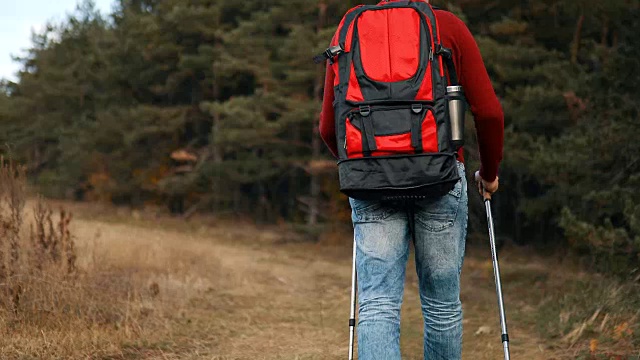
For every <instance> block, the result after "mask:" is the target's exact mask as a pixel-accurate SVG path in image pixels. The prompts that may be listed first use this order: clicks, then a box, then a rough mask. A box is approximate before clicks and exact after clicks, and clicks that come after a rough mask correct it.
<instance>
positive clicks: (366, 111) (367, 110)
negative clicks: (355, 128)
mask: <svg viewBox="0 0 640 360" xmlns="http://www.w3.org/2000/svg"><path fill="white" fill-rule="evenodd" d="M358 111H359V112H360V116H362V117H367V116H369V115H370V114H371V106H369V105H361V106H360V107H359V108H358Z"/></svg>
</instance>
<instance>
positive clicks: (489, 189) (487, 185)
mask: <svg viewBox="0 0 640 360" xmlns="http://www.w3.org/2000/svg"><path fill="white" fill-rule="evenodd" d="M476 183H477V184H478V191H479V192H480V195H482V197H484V198H485V200H491V196H492V195H493V194H495V193H496V191H498V185H499V181H498V177H497V176H496V179H495V180H493V181H492V182H488V181H485V180H484V179H483V178H482V177H481V176H480V171H476Z"/></svg>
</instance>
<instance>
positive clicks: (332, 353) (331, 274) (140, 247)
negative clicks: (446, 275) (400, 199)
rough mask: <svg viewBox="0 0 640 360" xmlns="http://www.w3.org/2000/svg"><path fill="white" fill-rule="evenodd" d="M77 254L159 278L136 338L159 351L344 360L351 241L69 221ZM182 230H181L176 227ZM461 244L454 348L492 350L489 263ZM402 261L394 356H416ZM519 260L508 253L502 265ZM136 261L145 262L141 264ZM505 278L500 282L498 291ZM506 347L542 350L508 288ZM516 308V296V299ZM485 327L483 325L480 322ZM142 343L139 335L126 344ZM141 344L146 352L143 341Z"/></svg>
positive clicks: (415, 323) (492, 355) (520, 355)
mask: <svg viewBox="0 0 640 360" xmlns="http://www.w3.org/2000/svg"><path fill="white" fill-rule="evenodd" d="M74 223H75V224H74V225H73V226H74V230H75V233H76V235H77V238H78V239H79V244H78V247H79V249H80V260H81V261H85V262H89V261H94V262H100V263H110V264H115V265H117V266H119V267H121V268H133V269H142V270H140V271H138V270H136V271H135V272H136V273H137V274H138V275H136V276H138V278H139V279H138V280H139V281H140V282H142V283H144V284H145V286H146V285H149V286H157V287H158V289H159V292H160V295H159V299H160V301H161V302H164V303H167V304H169V303H170V304H172V305H171V306H170V307H164V309H166V310H164V312H165V313H164V315H163V314H162V311H161V310H162V309H163V307H162V306H160V305H156V307H157V309H158V313H160V315H161V316H166V317H167V318H170V319H171V320H170V321H169V320H167V322H166V325H165V329H164V332H162V335H158V336H156V337H154V339H153V340H149V341H148V343H147V344H146V345H145V346H146V348H147V349H148V350H144V349H142V350H141V349H140V348H137V350H136V351H137V352H136V354H137V356H136V357H135V358H139V356H140V354H147V355H145V356H143V357H145V358H158V359H178V358H179V359H344V358H345V355H346V352H347V345H348V328H347V326H346V325H347V319H348V309H349V286H350V265H351V263H350V249H349V248H327V247H320V246H317V245H313V244H308V243H292V242H288V243H286V242H282V241H280V240H279V239H280V237H279V234H278V233H277V232H275V231H273V230H265V231H259V230H256V229H255V228H253V227H251V226H237V227H215V228H209V227H200V228H198V229H192V228H188V230H186V228H175V227H173V226H167V225H166V224H164V223H163V224H160V223H157V224H156V223H153V222H152V221H151V222H150V221H142V222H120V221H108V222H102V221H96V220H88V219H76V220H74ZM185 230H186V231H185ZM475 252H476V251H470V254H469V255H468V257H467V260H466V263H465V268H464V270H463V277H464V279H463V287H462V289H463V293H462V299H463V305H464V311H465V320H464V321H465V334H464V356H463V358H464V359H474V360H481V359H499V358H501V356H502V348H501V344H500V341H499V324H498V317H497V310H496V298H495V293H494V287H493V286H494V285H493V279H492V272H491V263H490V262H487V259H488V250H487V252H486V253H478V254H475ZM412 261H413V259H411V260H410V265H409V267H410V269H409V271H408V272H407V273H408V274H409V275H408V283H407V289H406V293H405V301H404V307H403V324H402V349H403V354H404V358H406V359H421V358H422V355H421V354H422V344H421V338H422V320H421V315H420V306H419V300H418V295H417V283H416V276H415V273H414V271H413V265H412V263H411V262H412ZM510 266H517V264H516V263H515V262H513V261H511V260H510V258H509V256H505V257H504V259H503V267H505V268H508V267H510ZM143 270H144V271H143ZM508 290H509V284H508V283H505V291H507V292H508ZM507 306H510V308H509V309H508V310H510V312H509V315H510V318H509V320H510V334H511V337H512V348H513V352H512V355H513V357H514V358H516V359H549V358H551V357H550V354H547V353H545V352H543V351H544V348H543V347H542V346H541V344H540V340H538V338H537V337H536V336H535V335H534V334H535V331H534V330H533V329H532V328H531V324H529V323H527V322H525V321H522V322H521V321H519V317H520V315H521V314H522V311H523V310H522V307H523V305H522V304H521V303H520V301H518V302H516V301H514V299H512V298H510V297H509V296H508V295H507ZM525 308H526V306H525ZM485 330H488V331H485ZM136 346H138V347H139V346H140V345H136ZM145 351H146V352H145Z"/></svg>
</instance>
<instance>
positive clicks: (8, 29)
mask: <svg viewBox="0 0 640 360" xmlns="http://www.w3.org/2000/svg"><path fill="white" fill-rule="evenodd" d="M80 1H81V0H0V78H5V79H11V80H16V77H15V73H16V72H17V71H18V69H19V67H20V66H19V65H20V64H18V63H16V62H13V61H12V60H11V55H21V54H22V51H23V50H25V49H28V48H29V46H30V44H31V30H32V29H33V30H35V31H40V30H41V29H42V28H43V26H44V25H45V24H46V23H47V21H48V20H54V21H61V20H63V19H65V18H66V15H67V14H69V13H71V12H73V11H74V10H75V8H76V4H77V3H79V2H80ZM94 2H95V4H96V7H97V8H98V9H99V10H100V11H101V12H102V13H103V14H108V13H109V12H110V11H111V4H112V3H113V0H94Z"/></svg>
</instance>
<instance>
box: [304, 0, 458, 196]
mask: <svg viewBox="0 0 640 360" xmlns="http://www.w3.org/2000/svg"><path fill="white" fill-rule="evenodd" d="M439 35H440V32H439V28H438V20H437V18H436V15H435V12H434V10H433V8H432V7H431V5H429V3H427V2H423V1H395V2H388V3H380V4H378V5H360V6H357V7H355V8H353V9H351V10H349V11H348V12H347V14H346V15H345V16H344V18H343V19H342V21H341V22H340V25H339V27H338V30H337V32H336V34H335V36H334V38H333V41H332V43H331V47H330V48H329V49H327V50H326V51H325V52H324V54H322V55H319V56H317V57H316V58H315V60H316V62H322V61H324V60H329V61H330V63H331V64H332V66H333V70H334V73H335V74H336V78H335V83H334V92H335V102H334V103H333V106H334V111H335V118H336V136H337V142H338V153H339V161H338V168H339V174H340V189H341V191H342V192H343V193H345V194H346V195H348V196H350V197H353V198H356V199H402V198H419V197H426V196H440V195H443V194H445V193H446V192H448V191H450V190H451V189H452V188H453V186H454V185H455V183H456V182H457V181H458V180H459V179H460V177H459V175H458V170H457V165H456V148H455V146H454V144H452V142H451V136H450V133H451V128H450V124H449V116H448V106H447V97H446V87H447V78H446V76H445V73H444V66H443V65H447V70H448V73H449V77H450V78H451V81H452V83H457V79H456V76H455V69H454V68H453V62H452V61H451V52H450V51H449V50H448V49H445V48H444V47H442V45H441V44H440V36H439ZM443 60H444V61H443Z"/></svg>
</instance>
